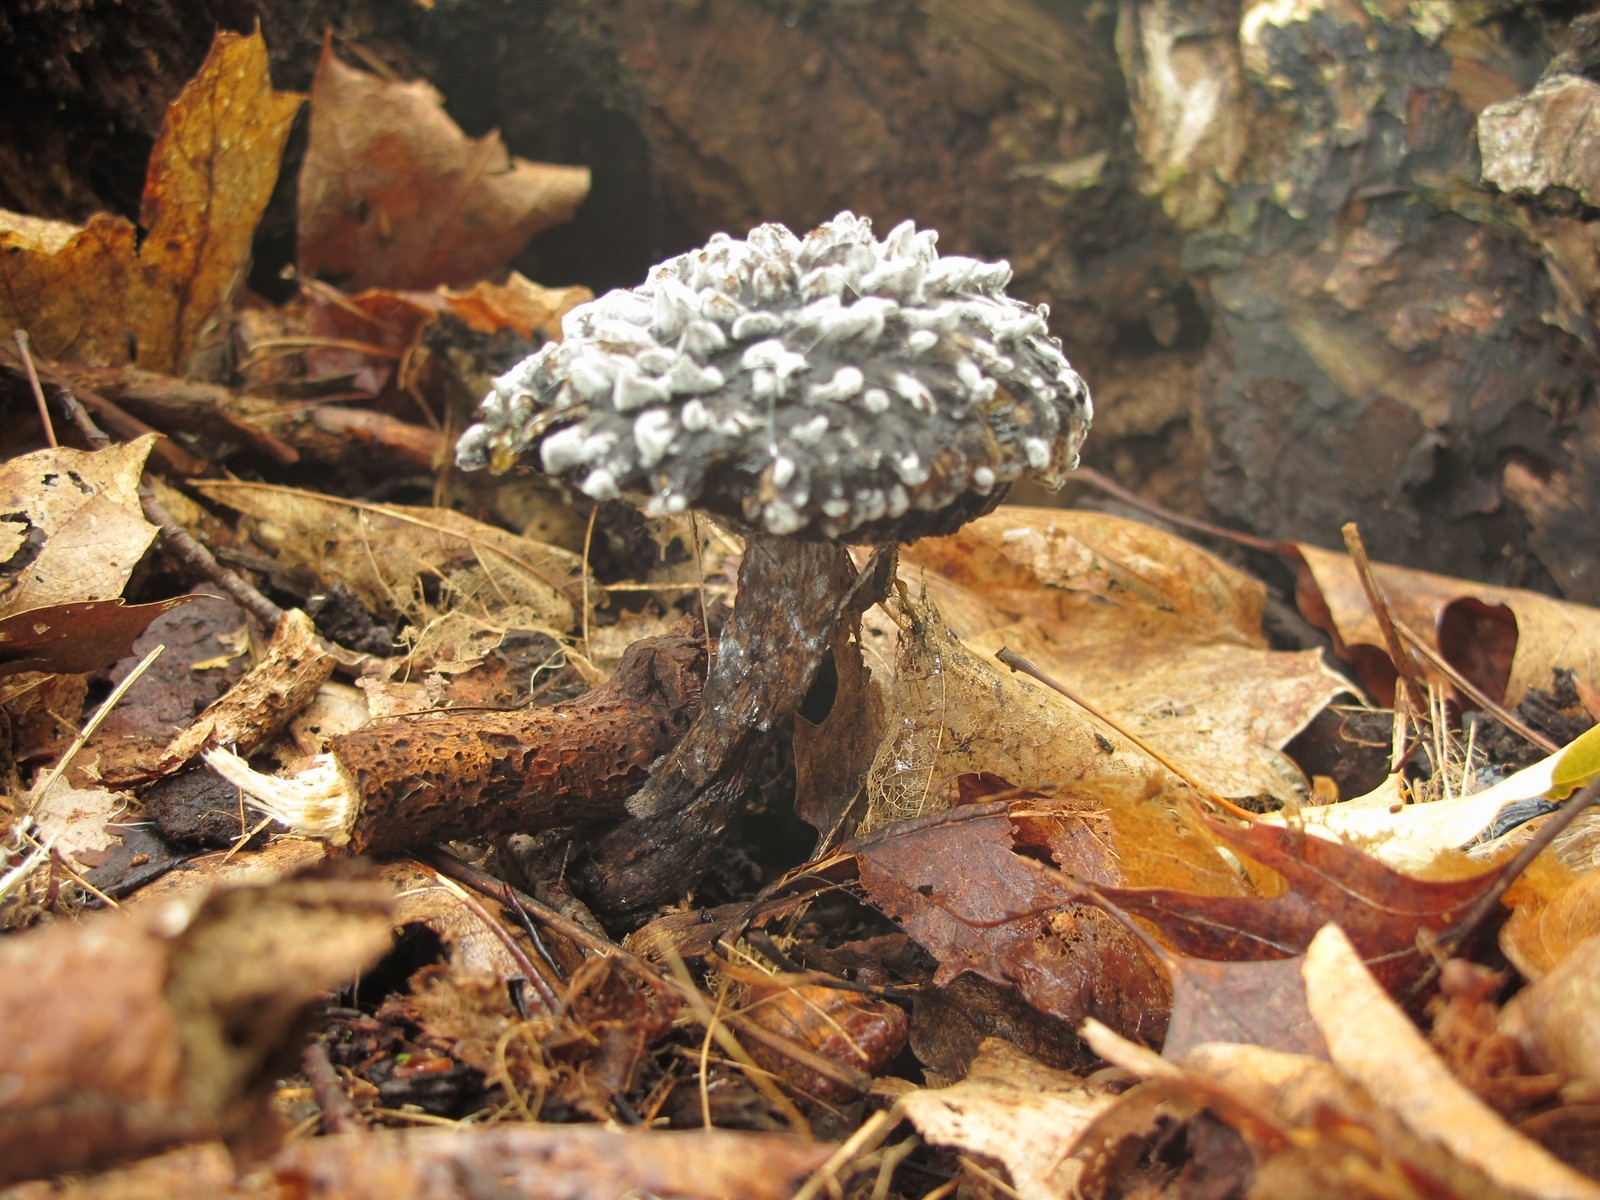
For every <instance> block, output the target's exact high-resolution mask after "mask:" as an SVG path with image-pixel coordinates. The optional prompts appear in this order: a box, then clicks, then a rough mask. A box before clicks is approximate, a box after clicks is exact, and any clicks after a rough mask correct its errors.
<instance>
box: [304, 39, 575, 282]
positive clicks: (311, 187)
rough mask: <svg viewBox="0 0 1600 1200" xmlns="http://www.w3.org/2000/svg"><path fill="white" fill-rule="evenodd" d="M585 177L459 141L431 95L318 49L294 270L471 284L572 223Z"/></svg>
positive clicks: (426, 88) (494, 144)
mask: <svg viewBox="0 0 1600 1200" xmlns="http://www.w3.org/2000/svg"><path fill="white" fill-rule="evenodd" d="M588 190H589V172H588V170H587V169H586V168H582V167H557V166H549V165H546V164H540V163H531V162H527V161H525V160H523V159H519V158H513V157H511V156H510V155H509V154H508V153H507V152H506V148H505V146H504V145H503V144H502V143H501V141H500V137H499V135H498V134H489V135H487V136H485V137H482V138H468V137H467V136H466V135H465V134H463V133H462V132H461V130H460V128H459V127H458V126H457V125H456V124H455V122H454V121H452V120H451V119H450V118H449V116H447V115H446V114H445V111H444V108H443V106H442V103H441V98H440V96H439V93H438V92H437V91H436V90H435V89H434V88H433V87H431V86H430V85H429V84H427V83H424V82H421V81H418V82H414V83H401V82H397V81H393V80H384V79H380V78H378V77H377V76H375V75H369V74H367V73H365V72H363V71H357V70H355V69H353V68H351V67H347V66H345V65H344V64H343V63H342V62H340V61H339V59H338V58H337V57H336V56H335V55H334V53H333V49H332V46H331V45H329V46H327V47H325V48H324V49H323V53H322V61H321V63H319V64H318V66H317V74H316V78H315V79H314V80H313V81H312V84H311V131H310V138H309V141H308V144H307V147H306V158H305V163H304V165H303V166H302V167H301V171H300V210H299V214H300V219H299V235H300V255H299V258H300V270H301V272H302V274H304V275H306V276H308V277H309V276H313V275H318V274H327V275H329V276H332V277H333V278H334V279H335V280H336V281H337V282H338V283H339V284H340V285H341V286H343V287H346V288H348V289H351V290H358V289H361V288H367V287H394V288H431V287H433V286H434V285H435V284H440V283H448V284H470V283H472V282H474V281H476V280H478V279H482V278H485V277H487V276H489V275H492V274H494V273H495V272H497V271H499V270H500V269H501V268H503V267H504V266H505V264H506V263H507V262H509V261H510V260H511V258H512V257H513V256H514V255H515V254H516V253H517V252H518V251H519V250H521V249H522V245H523V243H524V242H526V241H527V240H528V239H529V238H530V237H532V236H533V235H534V234H535V233H538V232H539V231H540V230H542V229H548V228H549V227H550V226H552V225H558V224H560V223H561V222H562V221H565V220H567V219H569V218H570V217H571V216H572V214H573V212H574V211H575V210H576V209H577V207H578V203H579V202H580V201H581V200H582V199H583V197H584V195H585V194H586V193H587V192H588Z"/></svg>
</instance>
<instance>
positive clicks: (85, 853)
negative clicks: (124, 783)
mask: <svg viewBox="0 0 1600 1200" xmlns="http://www.w3.org/2000/svg"><path fill="white" fill-rule="evenodd" d="M127 808H128V797H126V796H123V795H119V794H118V793H116V792H110V791H107V790H106V789H105V788H75V787H69V786H68V785H67V783H66V781H65V780H62V781H59V782H57V783H56V785H55V786H54V787H52V788H51V789H50V790H49V791H48V792H46V793H45V794H44V796H43V797H42V798H41V799H40V800H39V802H38V804H37V805H35V806H34V809H33V836H34V837H35V838H37V839H38V841H39V842H40V844H41V845H46V846H49V847H50V849H51V850H52V851H54V852H55V853H56V854H59V855H61V857H63V858H64V859H66V860H67V861H68V862H69V863H71V864H72V867H73V869H74V870H76V871H88V870H92V869H93V868H95V867H97V866H99V865H100V864H101V863H102V862H104V861H105V854H106V851H107V850H109V849H110V848H111V845H112V843H113V842H114V841H116V836H115V835H114V834H113V833H112V832H111V831H110V830H109V829H108V828H107V826H108V825H109V824H111V822H113V821H115V820H116V819H117V817H119V816H120V815H122V814H123V813H124V812H126V811H127Z"/></svg>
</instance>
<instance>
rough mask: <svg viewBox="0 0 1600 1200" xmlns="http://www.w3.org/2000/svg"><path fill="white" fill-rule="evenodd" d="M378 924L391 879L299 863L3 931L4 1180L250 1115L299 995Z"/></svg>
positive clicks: (360, 945)
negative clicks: (297, 868) (328, 874)
mask: <svg viewBox="0 0 1600 1200" xmlns="http://www.w3.org/2000/svg"><path fill="white" fill-rule="evenodd" d="M389 938H390V916H389V906H388V903H387V890H386V889H384V888H382V887H374V885H372V884H369V883H365V882H360V881H355V880H350V879H337V878H316V877H310V878H307V877H302V878H299V879H293V880H287V881H280V882H277V883H273V884H270V885H268V886H264V887H241V888H236V889H229V890H225V891H221V892H217V893H213V894H211V895H210V896H208V897H204V898H201V899H198V900H196V901H195V902H193V903H185V902H175V903H168V904H161V905H157V906H152V907H151V908H150V909H148V910H146V911H143V912H140V913H137V914H134V915H131V916H124V915H120V914H119V915H116V916H111V915H105V916H98V917H95V918H93V919H91V920H89V921H87V922H85V923H84V924H83V925H81V926H75V925H67V924H60V925H56V926H53V927H50V928H48V929H43V930H39V931H36V932H33V933H26V934H18V935H16V936H13V937H11V938H7V939H5V940H4V941H3V942H0V1028H3V1029H4V1030H5V1031H6V1047H7V1048H6V1059H5V1067H4V1076H3V1079H4V1086H3V1087H0V1184H4V1183H9V1182H14V1181H17V1180H22V1179H33V1178H39V1177H42V1176H47V1175H53V1174H58V1173H60V1172H63V1171H76V1170H82V1169H85V1168H94V1167H103V1166H106V1165H109V1164H111V1163H113V1162H116V1161H120V1160H122V1159H126V1158H130V1157H133V1156H135V1155H139V1154H144V1153H148V1152H150V1151H152V1150H155V1149H159V1148H162V1147H164V1146H168V1145H172V1144H175V1143H177V1142H182V1141H189V1140H193V1139H196V1138H202V1137H215V1136H219V1135H220V1136H224V1137H230V1136H236V1135H240V1134H244V1133H247V1132H249V1133H255V1132H257V1131H259V1130H260V1129H261V1128H262V1127H263V1124H264V1118H265V1112H264V1108H265V1104H266V1101H267V1099H268V1095H269V1091H270V1089H269V1086H268V1085H269V1084H270V1081H271V1079H272V1073H273V1071H274V1069H276V1068H277V1067H278V1066H279V1065H281V1064H280V1063H279V1056H280V1054H282V1053H283V1052H284V1051H285V1049H286V1048H288V1049H289V1050H290V1059H289V1062H290V1063H291V1064H292V1061H293V1059H292V1047H291V1046H290V1043H291V1041H292V1034H293V1033H294V1031H295V1027H296V1026H297V1025H298V1023H299V1021H300V1018H301V1015H302V1013H303V1012H304V1010H305V1008H306V1005H307V1004H308V1003H309V1002H310V1001H311V1000H312V999H314V998H315V997H317V996H318V995H319V994H320V993H322V992H323V991H325V990H326V989H328V988H331V987H334V986H335V985H337V984H339V983H341V982H342V981H344V980H346V979H349V978H353V977H354V976H355V975H357V974H358V973H359V972H361V971H362V970H364V969H365V968H367V967H368V966H370V965H371V964H372V963H373V962H374V961H375V960H376V959H377V958H378V956H379V955H380V954H381V953H382V952H383V951H384V950H385V949H386V948H387V947H388V945H389ZM108 986H109V987H112V988H114V996H115V1000H114V1002H108V1000H107V988H108Z"/></svg>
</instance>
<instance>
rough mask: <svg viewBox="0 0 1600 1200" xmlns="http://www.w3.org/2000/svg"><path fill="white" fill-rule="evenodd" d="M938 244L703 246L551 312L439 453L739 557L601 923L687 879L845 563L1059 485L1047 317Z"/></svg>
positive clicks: (798, 687) (771, 228) (770, 725)
mask: <svg viewBox="0 0 1600 1200" xmlns="http://www.w3.org/2000/svg"><path fill="white" fill-rule="evenodd" d="M937 238H938V235H937V234H936V233H935V232H934V231H932V230H922V231H919V230H918V229H917V228H916V226H915V225H914V224H912V223H911V222H910V221H906V222H904V223H903V224H901V225H898V226H896V227H895V229H894V230H893V231H892V232H891V233H890V234H889V236H888V237H887V238H885V239H884V240H882V241H878V240H876V239H875V238H874V237H873V236H872V223H871V222H870V221H869V220H867V219H866V218H864V217H858V216H855V215H854V214H852V213H848V212H845V213H840V214H839V215H838V216H837V217H835V218H834V219H833V220H831V221H829V222H827V223H826V224H824V225H822V226H821V227H819V228H818V229H815V230H813V231H812V232H811V233H809V234H807V235H806V236H805V237H803V238H800V237H796V236H795V235H794V234H793V233H791V232H790V231H789V230H788V229H786V228H785V227H784V226H782V225H776V224H771V225H762V226H760V227H759V228H757V229H754V230H752V231H751V232H750V234H749V236H748V237H747V238H745V239H744V240H739V239H736V238H733V237H730V236H728V235H727V234H721V233H719V234H716V235H714V236H713V237H712V238H711V240H710V241H709V242H707V243H706V245H705V246H704V247H703V248H701V249H698V250H692V251H690V252H688V253H686V254H681V255H678V256H677V257H675V258H672V259H669V260H668V261H666V262H664V263H662V264H660V265H659V266H656V267H653V268H652V269H651V270H650V272H649V276H648V278H647V279H646V281H645V282H644V283H643V284H642V285H640V286H639V287H636V288H631V289H619V290H616V291H612V292H609V293H607V294H606V295H604V296H602V297H600V298H599V299H597V300H594V301H592V302H591V303H588V304H585V305H582V306H580V307H579V308H576V309H573V310H572V311H571V312H570V313H568V314H567V316H566V318H565V319H564V321H563V323H562V332H563V335H564V336H563V340H562V341H561V342H559V343H552V344H551V345H548V346H546V347H545V348H544V349H542V350H541V351H540V352H539V353H537V354H535V355H534V356H533V357H531V358H529V359H527V360H526V361H524V362H522V363H520V364H519V365H517V366H516V367H514V368H513V369H512V370H511V371H509V372H507V373H506V374H505V375H504V376H502V377H501V378H499V379H498V380H496V381H495V383H494V387H493V389H492V390H491V392H490V393H489V395H488V397H487V398H486V399H485V400H484V402H483V406H482V410H481V420H480V422H479V423H478V424H476V425H474V426H472V427H471V428H470V429H468V430H467V431H466V433H465V434H464V435H463V436H462V438H461V440H460V442H459V444H458V445H457V448H456V460H457V462H458V463H459V465H461V466H462V467H464V468H467V469H474V468H482V467H485V466H487V467H489V468H491V469H493V470H496V471H503V470H506V469H507V468H509V467H510V466H512V465H513V464H516V463H518V462H520V461H523V460H524V459H530V458H531V459H533V460H534V461H535V462H537V464H538V465H539V466H541V467H542V468H543V470H544V471H545V472H546V473H548V474H550V475H553V476H556V477H558V478H560V479H562V480H564V481H565V482H566V483H568V484H569V485H570V486H572V487H573V488H575V489H576V490H577V491H579V492H582V493H583V494H584V495H587V496H589V497H591V498H592V499H594V500H614V499H622V498H625V499H628V500H631V501H633V502H634V503H636V504H638V505H639V506H640V507H642V509H643V510H644V512H645V513H646V514H647V515H665V514H669V513H680V512H683V511H685V510H687V509H691V508H692V509H696V510H699V511H701V512H705V513H708V514H710V515H712V516H714V517H716V518H718V519H719V520H721V521H723V522H725V523H727V524H728V525H730V526H732V527H734V528H736V529H737V530H739V531H741V532H742V533H743V534H744V536H745V539H746V545H745V554H744V559H743V562H742V564H741V567H740V571H739V590H738V597H737V600H736V604H735V607H734V611H733V614H732V616H731V617H730V619H729V622H728V627H727V629H726V630H725V631H724V632H723V635H722V638H721V641H720V644H719V648H718V652H717V657H716V660H715V665H714V666H713V667H712V670H711V673H710V675H709V677H708V679H707V681H706V687H705V692H704V702H703V708H702V712H701V715H700V717H699V718H698V719H697V720H696V722H695V723H694V724H693V725H692V726H691V728H690V730H689V732H688V733H687V734H686V735H685V737H684V739H683V740H682V741H681V742H680V743H679V744H678V746H677V747H676V748H675V749H674V750H673V751H671V752H669V753H668V754H667V755H666V756H664V757H663V758H662V759H661V760H660V761H659V762H658V763H657V764H656V767H655V769H654V770H653V771H652V774H651V777H650V780H649V782H648V783H647V784H646V785H645V787H644V788H643V789H642V790H641V792H640V793H638V794H637V795H636V796H635V797H634V798H633V800H632V801H630V804H629V809H630V811H631V812H633V813H634V814H635V816H637V817H639V818H641V819H642V823H641V822H640V821H635V822H630V823H629V824H628V826H626V827H625V828H624V829H623V830H621V831H619V832H618V834H617V836H616V837H615V838H613V839H611V840H610V842H609V843H607V842H606V841H602V843H601V844H600V845H599V847H598V848H597V851H596V854H597V862H598V864H599V866H598V882H599V884H600V888H601V891H602V892H603V893H605V900H606V901H608V902H609V906H610V907H613V908H635V907H639V906H640V905H643V904H649V903H653V902H657V901H659V900H661V899H663V898H665V897H666V896H668V895H670V894H671V892H672V891H673V889H675V888H681V887H683V886H686V885H689V884H692V883H693V882H694V878H690V876H691V875H693V876H694V877H695V878H697V877H698V874H697V873H698V872H699V871H700V870H702V869H703V865H704V863H703V857H704V850H705V849H707V848H709V847H710V846H711V845H712V844H713V843H714V842H715V840H716V839H717V837H718V836H720V833H721V831H722V828H723V827H724V826H725V825H726V823H727V821H728V819H729V818H730V817H731V815H732V814H733V812H734V811H735V809H736V807H737V802H738V800H739V798H740V796H741V795H742V793H743V791H744V790H745V787H746V784H747V783H748V780H749V778H750V775H751V773H752V771H753V769H754V767H755V765H756V764H757V761H758V757H759V751H760V749H761V747H762V745H764V744H765V743H766V741H767V740H768V738H769V737H770V735H771V734H772V732H773V730H774V729H775V728H777V727H778V726H779V725H780V724H781V723H782V722H783V721H785V720H787V719H788V718H789V717H791V716H792V715H793V713H794V711H795V709H796V708H797V707H798V705H799V703H800V701H801V700H802V699H803V697H804V695H805V692H806V689H807V688H808V687H809V686H810V683H811V681H812V678H813V677H814V675H815V673H816V670H817V668H818V665H819V664H820V662H821V660H822V658H823V655H824V654H825V652H826V649H827V646H828V643H829V641H830V639H831V638H832V636H833V631H834V628H835V626H836V625H837V622H838V620H839V619H840V615H841V612H842V611H844V610H845V609H846V608H847V607H848V606H849V604H850V603H854V604H856V605H857V606H858V611H859V608H860V607H864V605H862V603H861V591H862V589H861V588H858V589H855V595H854V596H852V595H851V592H852V589H851V588H850V586H849V580H850V578H851V575H852V574H853V567H851V566H850V564H849V560H848V558H847V557H846V555H845V552H844V550H843V549H842V546H843V545H845V544H860V545H879V546H890V545H894V544H898V543H901V542H909V541H913V540H915V539H917V538H919V537H924V536H928V535H936V534H945V533H950V532H953V531H954V530H955V529H957V528H959V527H960V526H961V525H963V524H964V523H966V522H967V521H969V520H971V519H972V518H974V517H977V516H980V515H982V514H983V513H986V512H988V511H989V510H991V509H992V508H994V507H995V505H997V504H998V503H999V502H1000V500H1001V499H1002V497H1003V496H1004V495H1005V492H1006V489H1007V488H1008V486H1009V485H1010V484H1011V483H1012V482H1013V481H1015V480H1017V479H1019V478H1021V477H1023V476H1029V477H1032V478H1035V479H1038V480H1040V481H1041V482H1043V483H1044V484H1046V485H1047V486H1050V487H1059V486H1060V485H1061V484H1062V483H1063V482H1064V480H1065V477H1066V473H1067V472H1068V471H1069V470H1071V468H1073V467H1074V466H1076V465H1077V460H1078V449H1079V446H1080V445H1081V444H1082V442H1083V438H1084V435H1085V433H1086V432H1087V430H1088V427H1089V420H1090V417H1091V414H1092V406H1091V404H1090V400H1089V393H1088V389H1087V388H1086V387H1085V386H1084V383H1083V380H1082V379H1081V378H1079V376H1078V374H1077V372H1075V371H1074V370H1073V369H1072V367H1071V365H1070V364H1069V363H1068V362H1067V359H1066V357H1065V356H1064V355H1063V354H1062V352H1061V346H1060V343H1059V342H1058V341H1057V340H1056V339H1055V338H1053V337H1051V336H1050V335H1049V333H1048V331H1047V329H1046V319H1047V317H1048V315H1049V313H1048V310H1047V309H1046V308H1045V307H1044V306H1043V305H1030V304H1024V303H1022V302H1021V301H1018V300H1014V299H1012V298H1011V297H1009V296H1007V295H1006V294H1005V292H1004V289H1005V287H1006V285H1007V284H1008V283H1009V282H1010V279H1011V268H1010V267H1009V266H1008V265H1007V264H1006V263H1004V262H997V263H990V262H982V261H979V260H977V259H972V258H961V257H954V256H950V257H940V256H939V254H938V252H937V250H936V249H935V243H936V241H937ZM864 586H865V585H863V587H864Z"/></svg>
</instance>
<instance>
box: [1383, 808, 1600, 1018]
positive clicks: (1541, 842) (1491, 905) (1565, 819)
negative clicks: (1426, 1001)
mask: <svg viewBox="0 0 1600 1200" xmlns="http://www.w3.org/2000/svg"><path fill="white" fill-rule="evenodd" d="M1597 799H1600V779H1597V780H1595V781H1594V782H1593V783H1591V784H1589V786H1588V787H1586V788H1584V789H1583V790H1582V791H1581V792H1579V793H1578V794H1577V795H1576V796H1573V797H1572V798H1571V799H1570V800H1567V801H1566V802H1565V803H1563V804H1562V805H1561V811H1560V812H1558V813H1556V814H1554V815H1553V816H1552V817H1551V818H1550V819H1549V820H1548V821H1546V822H1545V824H1544V825H1543V826H1541V827H1540V829H1539V831H1538V832H1537V833H1535V834H1534V835H1533V836H1532V837H1531V838H1529V839H1528V840H1527V842H1525V843H1524V844H1523V847H1522V849H1521V850H1518V851H1517V854H1516V857H1514V858H1513V859H1512V860H1511V861H1510V862H1509V863H1507V864H1506V866H1505V869H1504V870H1503V871H1501V873H1500V878H1499V879H1497V880H1495V882H1494V886H1493V887H1491V888H1490V889H1489V890H1488V891H1487V892H1485V893H1484V894H1483V895H1481V896H1479V897H1478V899H1477V900H1476V901H1474V902H1473V905H1472V907H1471V908H1469V909H1468V910H1467V911H1466V914H1465V915H1464V916H1463V917H1462V918H1461V921H1460V923H1459V924H1457V925H1456V926H1455V928H1453V929H1450V930H1448V931H1446V932H1445V933H1444V934H1442V935H1441V936H1440V937H1439V938H1438V939H1437V940H1436V942H1435V943H1434V944H1435V946H1436V947H1437V949H1438V953H1437V955H1436V956H1435V958H1434V961H1433V963H1432V964H1431V965H1430V966H1429V967H1428V969H1427V970H1426V971H1424V972H1423V973H1422V975H1421V977H1420V978H1418V980H1417V981H1416V982H1415V983H1413V984H1412V985H1411V989H1410V991H1409V992H1408V993H1407V999H1415V998H1416V997H1417V996H1420V995H1421V994H1422V992H1423V990H1424V989H1425V988H1426V987H1427V986H1428V985H1429V984H1430V983H1432V982H1433V980H1434V978H1435V977H1436V976H1437V975H1438V974H1439V967H1440V964H1441V963H1442V962H1443V961H1444V959H1445V958H1447V957H1449V956H1450V955H1451V954H1453V953H1454V952H1455V951H1456V950H1458V949H1460V947H1461V946H1462V945H1463V944H1464V943H1465V942H1466V941H1467V939H1469V938H1470V937H1472V935H1473V934H1474V933H1476V932H1477V931H1478V928H1479V926H1481V925H1482V924H1483V923H1484V922H1485V921H1486V920H1488V918H1489V916H1490V914H1491V913H1493V912H1494V911H1495V909H1496V907H1497V906H1498V905H1499V903H1500V898H1501V897H1502V896H1504V895H1505V894H1506V892H1507V891H1508V890H1509V889H1510V887H1511V885H1512V884H1513V883H1515V882H1516V881H1517V880H1518V879H1519V878H1520V877H1521V875H1522V873H1523V872H1524V871H1526V870H1527V869H1528V866H1529V864H1530V863H1532V862H1533V860H1534V859H1536V858H1538V857H1539V855H1540V854H1542V853H1543V852H1544V850H1545V848H1546V847H1548V846H1549V845H1550V843H1551V842H1553V841H1555V840H1556V838H1558V837H1560V836H1561V834H1562V833H1564V832H1565V831H1566V829H1567V827H1568V826H1570V825H1571V824H1572V823H1573V822H1574V821H1576V820H1577V819H1578V818H1579V817H1580V816H1581V815H1582V814H1583V811H1584V810H1585V809H1586V808H1588V807H1589V806H1590V805H1592V804H1593V803H1594V802H1595V801H1596V800H1597Z"/></svg>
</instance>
